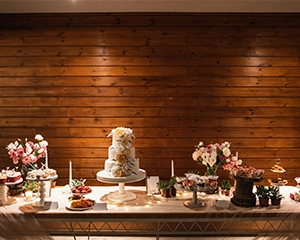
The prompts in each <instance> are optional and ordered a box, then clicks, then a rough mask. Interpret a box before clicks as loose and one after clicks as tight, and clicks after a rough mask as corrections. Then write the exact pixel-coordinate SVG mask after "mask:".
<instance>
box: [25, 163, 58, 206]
mask: <svg viewBox="0 0 300 240" xmlns="http://www.w3.org/2000/svg"><path fill="white" fill-rule="evenodd" d="M57 178H58V175H57V173H56V170H54V169H51V168H45V169H42V168H40V169H36V170H32V171H29V172H28V173H27V176H26V180H28V181H38V182H39V186H40V187H39V194H38V196H39V198H40V200H39V201H37V202H34V203H33V204H32V206H34V207H44V205H45V197H46V190H47V189H46V183H45V182H46V181H50V180H52V181H53V180H55V179H57Z"/></svg>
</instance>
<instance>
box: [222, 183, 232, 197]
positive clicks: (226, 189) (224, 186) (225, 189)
mask: <svg viewBox="0 0 300 240" xmlns="http://www.w3.org/2000/svg"><path fill="white" fill-rule="evenodd" d="M230 188H231V184H230V182H229V181H228V180H223V181H222V184H221V193H222V195H225V196H229V194H230Z"/></svg>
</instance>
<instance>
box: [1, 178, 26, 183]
mask: <svg viewBox="0 0 300 240" xmlns="http://www.w3.org/2000/svg"><path fill="white" fill-rule="evenodd" d="M21 182H23V178H20V179H19V180H17V181H15V182H6V183H5V185H15V184H19V183H21Z"/></svg>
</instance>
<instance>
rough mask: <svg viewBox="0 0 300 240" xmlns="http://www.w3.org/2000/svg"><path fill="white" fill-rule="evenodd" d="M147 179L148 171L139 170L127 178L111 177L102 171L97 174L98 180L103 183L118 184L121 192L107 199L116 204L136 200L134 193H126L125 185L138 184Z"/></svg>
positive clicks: (110, 195) (108, 196)
mask: <svg viewBox="0 0 300 240" xmlns="http://www.w3.org/2000/svg"><path fill="white" fill-rule="evenodd" d="M144 178H146V171H145V170H143V169H139V171H138V173H137V174H134V175H131V176H127V177H110V175H109V174H108V173H107V172H106V171H104V170H102V171H99V172H98V173H97V180H98V181H100V182H103V183H110V184H118V185H119V190H118V191H117V192H112V193H109V194H108V195H107V199H108V200H109V201H112V202H116V203H124V202H129V201H132V200H134V199H136V195H135V194H134V193H132V192H128V191H125V183H132V182H138V181H141V180H143V179H144Z"/></svg>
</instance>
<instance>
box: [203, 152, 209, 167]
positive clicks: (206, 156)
mask: <svg viewBox="0 0 300 240" xmlns="http://www.w3.org/2000/svg"><path fill="white" fill-rule="evenodd" d="M201 157H202V159H203V161H202V164H203V165H205V166H207V163H208V160H209V153H203V154H202V156H201Z"/></svg>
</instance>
